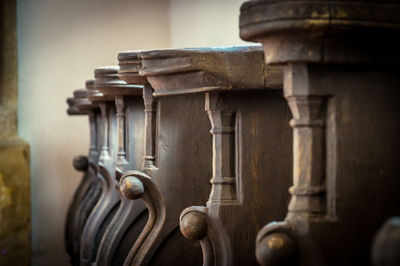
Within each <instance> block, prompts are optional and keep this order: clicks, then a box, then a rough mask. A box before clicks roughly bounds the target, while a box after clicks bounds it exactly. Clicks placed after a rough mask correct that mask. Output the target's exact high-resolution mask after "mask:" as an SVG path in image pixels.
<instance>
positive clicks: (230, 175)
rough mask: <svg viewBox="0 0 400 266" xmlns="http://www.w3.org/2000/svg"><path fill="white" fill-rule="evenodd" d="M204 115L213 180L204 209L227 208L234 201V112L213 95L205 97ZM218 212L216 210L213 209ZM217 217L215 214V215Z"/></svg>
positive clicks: (209, 94) (222, 99) (221, 98)
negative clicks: (209, 128)
mask: <svg viewBox="0 0 400 266" xmlns="http://www.w3.org/2000/svg"><path fill="white" fill-rule="evenodd" d="M205 105H206V108H205V109H206V111H207V114H208V117H209V119H210V122H211V130H210V132H211V134H212V135H213V144H212V147H213V156H212V164H213V176H212V178H211V180H210V183H211V184H212V187H211V192H210V198H209V200H208V202H207V207H208V208H210V210H213V209H214V208H213V205H217V206H218V205H220V204H225V203H227V204H229V203H232V202H233V201H235V200H237V195H236V173H235V171H236V157H235V152H236V147H235V145H236V143H235V127H236V112H235V110H232V109H233V108H232V107H230V106H229V105H228V104H226V103H225V102H224V97H223V96H222V95H220V94H219V93H217V92H214V93H206V101H205ZM215 209H216V210H218V207H217V208H215ZM215 216H218V213H216V214H215Z"/></svg>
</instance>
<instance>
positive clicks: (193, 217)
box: [179, 212, 207, 240]
mask: <svg viewBox="0 0 400 266" xmlns="http://www.w3.org/2000/svg"><path fill="white" fill-rule="evenodd" d="M179 226H180V229H181V232H182V234H183V235H184V236H185V237H186V238H188V239H192V240H200V239H202V238H203V237H204V236H205V235H206V233H207V221H206V218H205V217H204V215H202V214H201V213H199V212H188V213H186V214H185V215H184V216H183V217H182V219H181V221H180V224H179Z"/></svg>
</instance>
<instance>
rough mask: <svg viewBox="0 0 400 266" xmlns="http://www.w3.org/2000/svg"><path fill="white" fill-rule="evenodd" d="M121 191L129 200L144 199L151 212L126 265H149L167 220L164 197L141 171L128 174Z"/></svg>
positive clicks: (125, 176) (122, 179)
mask: <svg viewBox="0 0 400 266" xmlns="http://www.w3.org/2000/svg"><path fill="white" fill-rule="evenodd" d="M120 190H121V193H122V195H123V196H124V197H125V198H127V199H129V200H135V199H139V198H140V199H142V200H143V202H144V203H145V205H146V207H147V209H148V210H149V218H148V220H147V223H146V225H145V227H144V229H143V231H142V232H141V234H140V236H139V237H138V239H137V240H136V242H135V244H134V245H133V247H132V249H131V250H130V252H129V254H128V256H127V258H126V259H125V262H124V265H147V264H148V263H149V261H150V259H151V257H152V255H153V253H154V251H155V249H156V248H157V242H158V239H157V237H158V235H159V233H160V231H161V230H162V227H163V225H164V222H165V218H166V211H165V204H164V200H163V197H162V195H161V193H160V191H159V190H158V188H157V186H156V185H155V184H154V183H153V182H152V181H151V178H150V177H149V176H147V175H146V174H145V173H142V172H139V171H128V172H126V173H125V174H124V175H123V176H122V178H121V180H120Z"/></svg>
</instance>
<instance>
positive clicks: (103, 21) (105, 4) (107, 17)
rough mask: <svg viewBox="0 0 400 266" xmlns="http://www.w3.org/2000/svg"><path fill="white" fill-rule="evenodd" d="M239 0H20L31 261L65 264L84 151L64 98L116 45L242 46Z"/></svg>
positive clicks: (84, 138) (82, 120)
mask: <svg viewBox="0 0 400 266" xmlns="http://www.w3.org/2000/svg"><path fill="white" fill-rule="evenodd" d="M242 2H244V0H243V1H242V0H113V1H109V0H85V1H83V0H18V1H17V38H18V61H19V62H18V64H19V66H18V74H19V78H18V82H19V102H18V116H19V120H18V126H19V134H20V136H21V137H22V138H23V139H25V140H26V141H27V142H28V143H29V144H30V147H31V195H32V197H31V204H32V205H31V208H32V217H31V220H32V249H33V251H32V264H33V265H40V266H44V265H68V257H67V255H66V252H65V249H64V243H63V237H64V235H63V233H64V231H63V230H64V220H65V216H66V210H67V207H68V204H69V202H70V200H71V197H72V195H73V192H74V190H75V188H76V186H77V184H78V182H79V181H80V178H81V173H78V172H76V171H75V170H74V169H73V167H72V159H73V157H74V156H76V155H78V154H87V151H88V134H89V132H88V121H87V118H86V117H76V116H75V117H68V116H67V114H66V108H67V105H66V103H65V100H66V98H67V97H70V96H71V95H72V91H73V90H75V89H78V88H83V87H84V82H85V80H87V79H89V78H92V77H93V69H94V68H95V67H98V66H103V65H115V64H117V59H116V56H117V54H118V52H119V51H122V50H130V49H154V48H170V47H174V48H176V47H191V46H192V47H193V46H209V45H241V44H245V42H243V41H241V40H240V39H239V31H238V20H239V7H240V5H241V3H242Z"/></svg>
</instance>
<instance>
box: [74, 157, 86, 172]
mask: <svg viewBox="0 0 400 266" xmlns="http://www.w3.org/2000/svg"><path fill="white" fill-rule="evenodd" d="M73 165H74V168H75V169H76V170H78V171H82V172H83V171H86V170H87V169H88V168H89V161H88V158H87V157H86V156H84V155H79V156H76V157H75V158H74V161H73Z"/></svg>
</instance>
